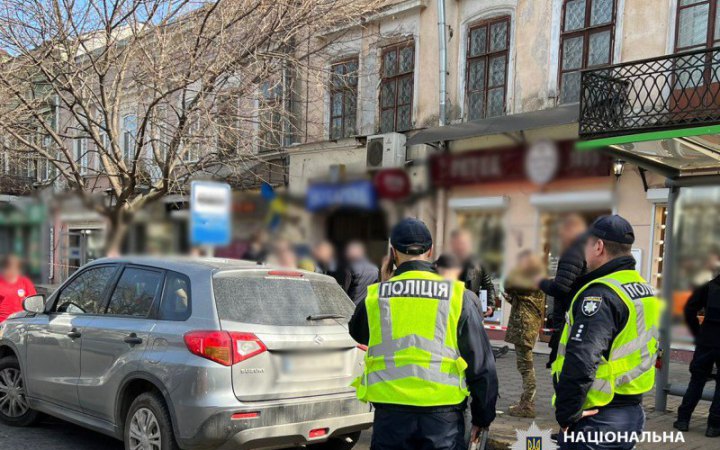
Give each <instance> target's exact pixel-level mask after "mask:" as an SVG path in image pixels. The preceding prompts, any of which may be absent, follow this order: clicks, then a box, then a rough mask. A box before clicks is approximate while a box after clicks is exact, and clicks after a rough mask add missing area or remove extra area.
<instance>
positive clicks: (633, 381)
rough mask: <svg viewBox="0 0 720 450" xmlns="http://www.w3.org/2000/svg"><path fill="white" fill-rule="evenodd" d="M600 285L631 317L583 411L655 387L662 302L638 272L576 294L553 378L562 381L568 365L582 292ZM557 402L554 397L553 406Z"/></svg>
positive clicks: (628, 272)
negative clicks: (614, 398) (610, 291)
mask: <svg viewBox="0 0 720 450" xmlns="http://www.w3.org/2000/svg"><path fill="white" fill-rule="evenodd" d="M597 284H602V285H605V286H607V287H609V288H610V289H612V290H613V291H614V292H615V293H616V294H617V295H618V296H619V297H620V298H621V299H622V301H623V302H624V303H625V305H627V307H628V310H629V311H630V315H629V317H628V321H627V324H625V327H624V328H623V329H622V330H621V331H620V333H619V334H618V335H617V336H616V337H615V340H614V341H613V343H612V346H611V347H610V353H609V357H608V359H605V358H604V357H603V359H602V361H601V362H600V365H599V366H598V368H597V371H596V373H595V380H594V382H593V384H592V386H591V387H590V391H589V392H588V394H587V397H586V399H585V404H584V405H583V409H592V408H597V407H600V406H605V405H607V404H608V403H610V402H611V401H612V399H613V397H614V396H615V394H621V395H637V394H643V393H645V392H648V391H650V390H651V389H652V388H653V385H654V384H655V360H656V358H657V351H658V330H659V327H660V314H661V312H662V302H661V301H660V299H658V298H657V297H655V294H654V292H655V290H654V289H653V287H652V286H650V285H648V284H647V282H646V281H645V280H644V279H643V278H642V277H641V276H640V274H639V273H638V272H637V271H635V270H621V271H618V272H615V273H612V274H610V275H608V276H606V277H603V278H599V279H597V280H593V281H591V282H590V283H588V284H586V285H585V286H583V287H582V288H581V289H580V291H579V292H578V293H577V295H575V297H574V298H573V300H572V303H571V304H570V310H569V312H568V318H567V320H566V323H565V328H564V329H563V332H562V335H561V337H560V345H559V347H558V356H557V359H556V360H555V362H554V363H553V365H552V374H553V377H554V378H555V379H556V380H559V378H560V373H561V372H562V368H563V364H564V363H565V350H566V346H567V343H568V340H569V337H570V336H569V335H570V330H571V329H572V326H573V323H574V318H573V307H574V305H575V302H576V301H577V299H578V298H583V292H584V291H585V290H586V289H587V288H588V287H590V286H593V285H597ZM583 306H584V305H583ZM591 307H593V306H591ZM595 307H597V305H595ZM554 402H555V398H554V397H553V404H554Z"/></svg>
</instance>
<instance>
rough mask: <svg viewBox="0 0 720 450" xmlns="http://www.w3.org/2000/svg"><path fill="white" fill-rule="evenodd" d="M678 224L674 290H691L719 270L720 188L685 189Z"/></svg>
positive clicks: (676, 219)
mask: <svg viewBox="0 0 720 450" xmlns="http://www.w3.org/2000/svg"><path fill="white" fill-rule="evenodd" d="M675 226H676V227H677V228H676V230H675V231H676V232H675V246H674V250H675V261H676V265H675V280H674V281H675V283H674V286H675V291H676V292H677V291H684V292H687V293H689V292H690V291H691V290H692V289H693V288H695V287H698V286H700V285H701V284H704V283H706V282H708V281H710V280H711V279H712V278H714V277H715V276H717V275H718V272H719V271H720V188H717V187H711V188H708V187H697V188H685V189H682V191H681V192H680V196H679V198H678V208H677V212H676V213H675Z"/></svg>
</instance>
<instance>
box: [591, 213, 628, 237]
mask: <svg viewBox="0 0 720 450" xmlns="http://www.w3.org/2000/svg"><path fill="white" fill-rule="evenodd" d="M588 234H590V235H592V236H595V237H598V238H600V239H602V240H604V241H612V242H617V243H620V244H632V243H633V242H635V232H634V231H633V227H632V225H630V222H628V221H627V220H625V219H624V218H623V217H620V216H618V215H617V214H613V215H611V216H601V217H598V218H597V219H596V220H595V222H593V224H592V225H590V229H588Z"/></svg>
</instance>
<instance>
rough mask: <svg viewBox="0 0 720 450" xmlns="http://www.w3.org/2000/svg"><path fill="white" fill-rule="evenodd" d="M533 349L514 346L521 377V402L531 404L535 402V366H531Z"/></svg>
mask: <svg viewBox="0 0 720 450" xmlns="http://www.w3.org/2000/svg"><path fill="white" fill-rule="evenodd" d="M532 350H533V348H532V347H528V346H525V345H516V346H515V355H516V356H517V368H518V372H520V376H522V383H523V393H522V396H521V397H520V401H521V402H533V401H534V400H535V390H536V388H537V385H536V384H535V366H534V365H533V351H532Z"/></svg>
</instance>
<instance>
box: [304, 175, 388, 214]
mask: <svg viewBox="0 0 720 450" xmlns="http://www.w3.org/2000/svg"><path fill="white" fill-rule="evenodd" d="M376 206H377V195H376V192H375V186H373V184H372V182H371V181H369V180H358V181H351V182H347V183H316V184H312V185H310V187H308V192H307V201H306V207H307V209H308V210H309V211H320V210H323V209H327V208H343V207H344V208H358V209H369V210H373V209H375V208H376Z"/></svg>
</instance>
